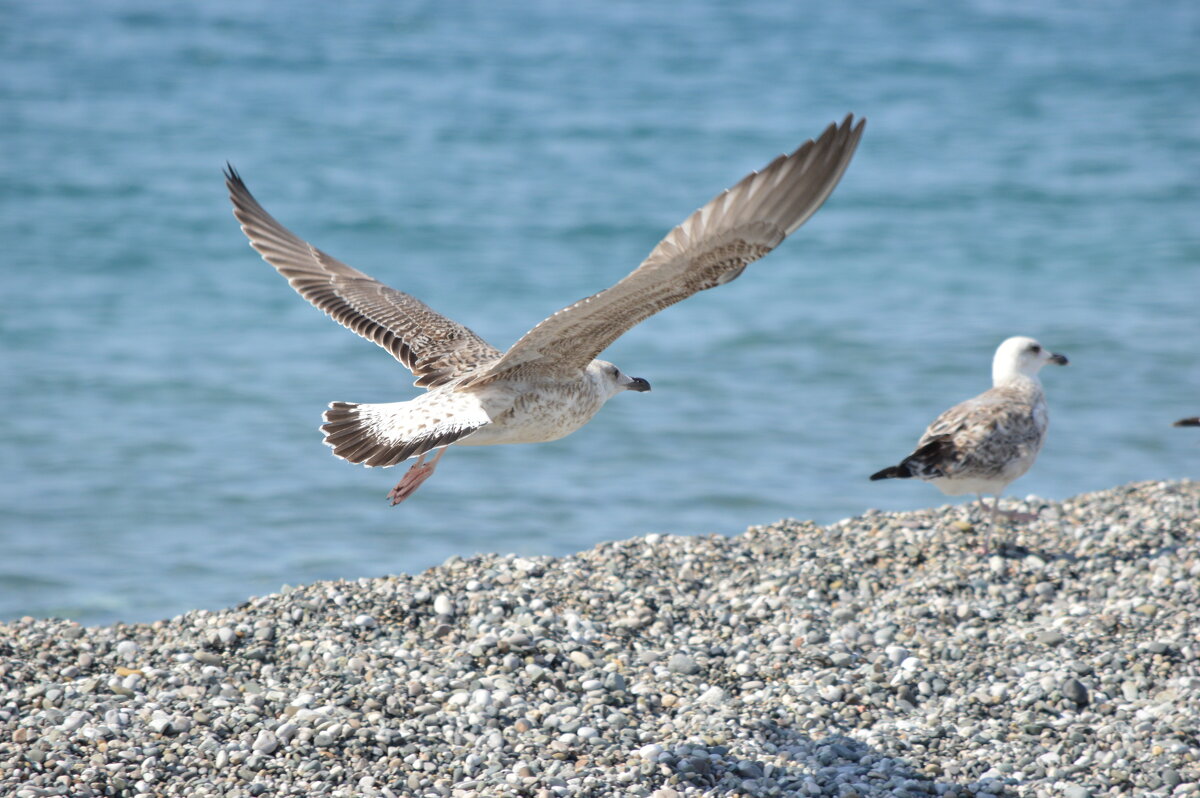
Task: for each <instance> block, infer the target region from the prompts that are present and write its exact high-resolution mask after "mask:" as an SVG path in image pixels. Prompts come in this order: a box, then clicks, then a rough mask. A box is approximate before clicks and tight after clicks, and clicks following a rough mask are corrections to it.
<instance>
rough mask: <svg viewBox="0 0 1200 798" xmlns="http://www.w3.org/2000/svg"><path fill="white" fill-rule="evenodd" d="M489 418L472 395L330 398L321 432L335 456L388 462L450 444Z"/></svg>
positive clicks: (383, 464)
mask: <svg viewBox="0 0 1200 798" xmlns="http://www.w3.org/2000/svg"><path fill="white" fill-rule="evenodd" d="M489 423H491V419H490V418H489V417H488V415H487V413H486V412H485V411H484V409H483V406H482V405H481V404H480V403H479V400H478V399H477V398H475V397H474V396H471V395H469V394H460V393H449V392H441V391H431V392H430V393H427V394H423V395H422V396H418V397H417V398H416V399H412V400H410V401H407V402H388V403H386V404H356V403H353V402H333V403H332V404H330V405H329V409H328V410H326V411H325V423H324V424H322V425H321V431H322V432H324V433H325V445H326V446H329V447H330V448H332V449H333V453H334V455H336V456H337V457H340V458H342V459H343V460H349V461H350V462H351V463H362V464H363V465H365V466H372V467H373V466H380V467H387V466H393V465H396V464H397V463H400V462H403V461H405V460H407V459H408V458H410V457H417V456H418V455H422V454H425V453H426V452H429V451H432V450H434V449H437V448H440V447H443V446H449V445H450V444H452V443H454V442H456V441H458V440H461V439H462V438H465V437H467V436H468V435H470V434H471V433H473V432H475V430H477V429H479V428H480V427H482V426H484V425H486V424H489Z"/></svg>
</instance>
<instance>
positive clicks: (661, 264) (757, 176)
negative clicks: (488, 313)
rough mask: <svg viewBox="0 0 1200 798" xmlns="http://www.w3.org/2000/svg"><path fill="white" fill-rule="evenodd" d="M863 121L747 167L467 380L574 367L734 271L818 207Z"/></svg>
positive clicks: (556, 372) (568, 370) (843, 166)
mask: <svg viewBox="0 0 1200 798" xmlns="http://www.w3.org/2000/svg"><path fill="white" fill-rule="evenodd" d="M864 121H865V120H860V121H859V122H858V123H857V124H855V122H854V118H853V115H851V116H847V117H846V119H845V120H844V121H843V122H842V123H841V124H840V125H830V126H829V127H828V128H827V129H826V130H825V132H824V133H823V134H822V135H821V136H820V138H818V139H817V140H816V141H812V140H809V141H807V142H805V143H804V144H803V145H802V146H801V147H800V148H799V149H797V150H796V151H795V152H793V153H792V154H791V155H787V156H784V155H781V156H779V157H778V158H776V159H775V160H774V161H772V162H771V163H770V164H768V165H767V166H766V167H765V168H764V169H763V170H762V171H760V172H752V173H750V174H749V175H747V176H746V177H745V178H744V179H742V180H741V181H740V182H739V183H738V184H737V185H735V186H734V187H733V188H730V189H728V190H726V191H724V192H722V193H721V194H719V195H718V196H717V197H716V198H714V199H713V200H712V201H711V202H709V203H708V204H707V205H705V206H704V207H702V208H700V209H699V210H697V211H696V212H694V213H693V214H692V215H691V216H689V217H688V218H687V219H686V220H685V221H684V222H683V223H682V224H680V225H679V226H678V227H676V228H675V229H674V230H672V231H671V232H670V233H669V234H668V235H667V237H666V238H664V239H663V240H662V241H661V242H660V243H659V244H658V246H656V247H655V248H654V250H653V251H652V252H651V253H650V255H649V256H648V257H647V258H646V260H645V261H643V262H642V264H641V265H640V266H639V267H638V268H637V269H635V270H634V271H633V272H631V273H630V274H629V275H628V276H626V277H625V278H624V279H623V280H621V281H620V282H618V283H617V284H616V285H614V286H612V287H611V288H608V289H606V290H604V291H601V292H599V293H598V294H593V295H592V296H590V297H587V298H586V299H582V300H580V301H579V302H576V303H575V304H573V305H570V306H569V307H566V308H563V309H562V310H560V311H558V312H557V313H555V314H554V315H552V316H550V317H549V318H547V319H546V320H544V321H543V322H541V323H540V324H538V325H537V326H536V327H534V328H533V329H532V330H530V331H529V332H528V333H526V334H525V336H524V337H522V338H521V339H520V340H519V341H517V343H516V344H514V345H513V347H512V348H511V349H509V350H508V352H506V353H505V354H504V356H503V357H502V358H500V359H499V360H498V361H496V362H495V363H493V364H492V365H491V366H490V367H489V368H487V369H485V370H481V371H480V372H479V374H478V375H476V376H475V377H472V378H471V382H472V383H475V382H482V381H486V380H491V379H500V378H514V377H520V376H522V375H524V374H529V375H534V374H536V375H546V376H550V375H559V374H568V373H572V372H573V371H576V370H578V369H581V368H584V367H585V366H587V364H588V363H589V362H591V361H592V360H593V359H594V358H595V357H596V356H597V355H599V354H600V352H602V351H604V349H606V348H607V347H608V346H609V344H611V343H612V342H613V341H615V340H616V339H617V338H618V337H620V336H621V335H622V334H623V333H625V332H626V331H628V330H629V329H631V328H632V327H634V326H635V325H636V324H638V323H639V322H641V321H643V320H645V319H646V318H648V317H650V316H652V315H653V314H655V313H657V312H658V311H660V310H662V309H664V308H666V307H669V306H671V305H673V304H675V303H676V302H680V301H682V300H684V299H687V298H688V297H690V296H692V295H693V294H695V293H697V292H699V291H704V290H706V289H709V288H714V287H716V286H718V285H721V284H723V283H727V282H729V281H731V280H733V279H735V278H736V277H737V276H738V275H740V274H741V273H742V271H743V270H744V269H745V268H746V266H747V265H748V264H750V263H752V262H754V261H756V260H758V259H759V258H761V257H762V256H763V255H765V254H767V253H768V252H770V251H771V250H772V249H774V248H775V247H776V246H777V245H778V244H779V243H780V242H781V241H783V239H784V238H785V237H786V236H787V235H789V234H790V233H792V232H793V231H795V230H796V229H797V228H798V227H800V225H802V224H803V223H804V222H805V221H806V220H807V219H808V218H809V217H810V216H811V215H812V214H813V213H814V212H816V210H817V209H818V208H820V207H821V204H822V203H823V202H824V201H825V199H826V198H827V197H828V196H829V194H830V192H832V191H833V189H834V187H835V186H836V185H837V183H838V181H839V180H840V179H841V176H842V173H843V172H844V171H845V169H846V167H847V165H848V164H849V163H850V159H851V157H852V156H853V155H854V150H855V148H856V147H857V146H858V141H859V139H860V137H861V136H862V130H863V124H864Z"/></svg>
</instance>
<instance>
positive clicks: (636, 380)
mask: <svg viewBox="0 0 1200 798" xmlns="http://www.w3.org/2000/svg"><path fill="white" fill-rule="evenodd" d="M630 379H631V382H630V383H629V385H628V388H627V390H630V391H648V390H650V383H649V382H647V381H646V380H645V379H643V378H642V377H631V378H630Z"/></svg>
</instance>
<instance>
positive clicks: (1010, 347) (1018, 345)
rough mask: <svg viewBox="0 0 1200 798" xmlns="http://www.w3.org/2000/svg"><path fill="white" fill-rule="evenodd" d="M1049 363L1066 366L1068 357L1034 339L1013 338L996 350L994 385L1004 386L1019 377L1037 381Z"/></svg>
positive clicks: (993, 374)
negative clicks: (1038, 374)
mask: <svg viewBox="0 0 1200 798" xmlns="http://www.w3.org/2000/svg"><path fill="white" fill-rule="evenodd" d="M1047 363H1053V364H1055V365H1056V366H1065V365H1067V357H1066V355H1059V354H1056V353H1054V352H1051V351H1050V350H1049V349H1046V348H1045V347H1044V346H1042V345H1041V344H1039V343H1038V342H1037V341H1035V340H1034V339H1033V338H1026V337H1025V336H1023V335H1016V336H1013V337H1012V338H1009V339H1008V340H1006V341H1005V342H1004V343H1002V344H1000V346H999V347H998V348H997V349H996V356H995V357H994V358H993V359H992V385H1003V384H1004V383H1006V382H1010V381H1011V380H1012V379H1013V378H1014V377H1018V376H1021V377H1028V378H1030V379H1033V380H1036V379H1037V373H1038V372H1039V371H1041V370H1042V366H1044V365H1046V364H1047Z"/></svg>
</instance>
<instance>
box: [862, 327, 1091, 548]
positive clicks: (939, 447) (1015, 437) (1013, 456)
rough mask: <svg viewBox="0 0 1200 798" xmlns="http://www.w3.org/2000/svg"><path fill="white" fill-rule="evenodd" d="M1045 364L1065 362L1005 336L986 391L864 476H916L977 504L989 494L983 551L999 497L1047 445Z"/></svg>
mask: <svg viewBox="0 0 1200 798" xmlns="http://www.w3.org/2000/svg"><path fill="white" fill-rule="evenodd" d="M1047 363H1054V364H1055V365H1059V366H1065V365H1067V358H1066V357H1065V356H1064V355H1059V354H1055V353H1053V352H1050V351H1048V350H1046V349H1044V348H1043V347H1042V345H1041V344H1039V343H1038V342H1037V341H1035V340H1033V339H1032V338H1024V337H1020V336H1018V337H1015V338H1009V339H1008V340H1007V341H1005V342H1004V343H1002V344H1000V346H999V348H997V349H996V356H995V357H994V358H993V359H992V388H991V389H990V390H987V391H984V392H983V393H981V394H979V396H976V397H975V398H974V399H968V400H967V401H965V402H961V403H959V404H957V405H955V406H954V407H952V408H950V409H949V410H947V411H946V412H945V413H942V414H941V415H940V416H938V417H937V419H936V420H935V421H934V422H933V423H932V424H930V425H929V428H928V429H926V430H925V434H924V435H922V436H921V440H920V441H918V442H917V448H916V450H914V451H913V453H912V454H910V455H909V456H908V457H906V458H904V460H902V461H901V462H900V465H895V466H891V467H890V468H885V469H883V470H882V471H879V472H877V473H874V474H872V475H871V479H872V480H876V479H893V478H898V479H908V478H910V477H916V478H917V479H921V480H924V481H926V482H932V483H933V484H934V485H936V486H937V487H938V488H940V489H941V491H942V493H945V494H946V495H948V496H961V495H963V494H964V493H974V494H975V495H976V496H978V497H979V503H980V504H981V505H984V506H986V504H985V503H984V501H983V494H985V493H990V494H992V495H993V496H994V498H993V499H992V517H991V525H990V526H989V528H988V537H987V543H986V546H987V547H988V548H989V549H990V548H991V535H992V528H993V527H995V525H996V515H997V514H998V513H999V512H1000V510H999V504H1000V494H1001V493H1002V492H1003V491H1004V489H1005V488H1006V487H1008V484H1009V483H1010V482H1012V481H1013V480H1015V479H1016V478H1017V477H1019V476H1021V475H1022V474H1024V473H1025V472H1026V471H1028V470H1029V467H1030V466H1032V465H1033V461H1034V460H1036V459H1037V456H1038V452H1040V451H1041V449H1042V444H1043V443H1044V442H1045V441H1046V425H1047V423H1048V421H1049V417H1048V416H1047V413H1046V394H1045V393H1044V392H1043V391H1042V383H1041V381H1040V380H1038V377H1037V374H1038V372H1039V371H1041V369H1042V366H1044V365H1046V364H1047ZM1004 515H1006V516H1008V517H1009V518H1010V519H1012V520H1020V521H1029V520H1033V518H1034V516H1031V515H1028V514H1025V513H1014V512H1006V513H1004Z"/></svg>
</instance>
